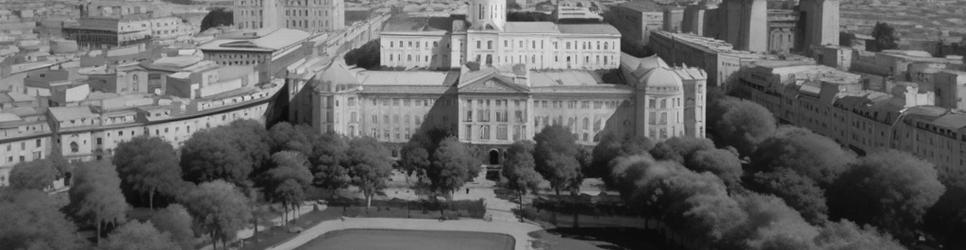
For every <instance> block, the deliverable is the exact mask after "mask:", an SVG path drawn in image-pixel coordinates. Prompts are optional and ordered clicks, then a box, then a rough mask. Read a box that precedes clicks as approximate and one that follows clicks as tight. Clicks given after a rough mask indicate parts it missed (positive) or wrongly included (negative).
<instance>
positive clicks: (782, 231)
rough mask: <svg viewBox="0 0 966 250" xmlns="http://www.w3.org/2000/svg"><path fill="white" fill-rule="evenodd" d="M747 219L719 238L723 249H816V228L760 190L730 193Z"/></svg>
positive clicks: (778, 200)
mask: <svg viewBox="0 0 966 250" xmlns="http://www.w3.org/2000/svg"><path fill="white" fill-rule="evenodd" d="M734 198H735V200H736V201H737V202H738V204H739V205H740V207H741V208H742V210H744V211H745V213H746V214H747V216H748V217H747V218H748V219H747V220H746V221H744V223H742V224H741V225H740V226H738V227H736V228H734V229H733V230H731V232H729V233H728V235H727V236H726V237H725V240H724V241H723V242H721V245H723V246H725V247H723V248H725V249H816V248H815V245H814V242H813V239H815V237H816V236H818V235H819V231H818V228H815V227H814V226H812V225H811V224H808V222H806V221H805V219H804V218H802V217H801V216H800V215H799V213H798V211H795V209H793V208H791V207H789V206H787V205H786V204H785V202H784V201H782V199H780V198H778V197H775V196H770V195H761V194H754V193H752V194H748V195H742V196H736V197H734Z"/></svg>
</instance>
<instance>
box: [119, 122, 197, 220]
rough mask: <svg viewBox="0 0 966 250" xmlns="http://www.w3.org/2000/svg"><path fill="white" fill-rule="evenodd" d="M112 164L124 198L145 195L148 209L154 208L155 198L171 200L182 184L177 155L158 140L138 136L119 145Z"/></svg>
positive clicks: (169, 145) (167, 145)
mask: <svg viewBox="0 0 966 250" xmlns="http://www.w3.org/2000/svg"><path fill="white" fill-rule="evenodd" d="M113 163H114V165H116V166H117V174H118V176H119V177H120V178H121V190H122V191H124V193H125V194H127V195H128V197H131V196H138V197H142V198H143V197H145V196H146V197H147V198H148V207H150V208H154V198H155V195H157V194H161V195H164V196H166V197H174V196H175V195H177V194H178V193H180V192H179V191H178V190H179V189H180V188H181V187H182V182H184V181H183V180H181V168H180V167H179V166H178V155H177V153H175V151H174V148H173V147H171V144H168V143H167V142H164V141H163V140H161V138H158V137H144V136H139V137H135V138H133V139H131V140H130V141H126V142H121V143H120V144H118V145H117V150H116V151H115V153H114V161H113Z"/></svg>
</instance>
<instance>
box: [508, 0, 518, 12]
mask: <svg viewBox="0 0 966 250" xmlns="http://www.w3.org/2000/svg"><path fill="white" fill-rule="evenodd" d="M506 8H507V9H510V10H519V9H522V8H521V7H520V4H518V3H517V1H514V0H506Z"/></svg>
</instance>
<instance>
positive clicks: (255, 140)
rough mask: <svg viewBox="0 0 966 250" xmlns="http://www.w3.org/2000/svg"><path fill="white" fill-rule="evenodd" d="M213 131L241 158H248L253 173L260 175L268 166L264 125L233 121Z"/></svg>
mask: <svg viewBox="0 0 966 250" xmlns="http://www.w3.org/2000/svg"><path fill="white" fill-rule="evenodd" d="M303 129H304V128H303ZM214 131H215V132H221V133H224V134H223V135H222V136H224V137H223V138H226V139H228V141H229V142H231V144H232V145H233V146H234V147H235V148H236V149H238V151H239V152H241V154H242V155H243V156H245V157H247V158H248V162H250V163H251V165H252V170H253V172H255V173H261V172H263V171H262V170H265V168H266V167H268V165H270V164H267V163H268V160H269V157H270V156H271V155H270V154H271V152H270V151H271V148H270V147H269V144H270V143H269V134H268V130H266V129H265V124H262V123H261V122H259V121H256V120H251V119H245V120H235V121H233V122H231V123H229V124H228V126H222V127H218V128H215V129H214Z"/></svg>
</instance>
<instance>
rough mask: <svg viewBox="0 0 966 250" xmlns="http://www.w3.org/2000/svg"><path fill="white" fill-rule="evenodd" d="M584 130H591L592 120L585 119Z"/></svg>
mask: <svg viewBox="0 0 966 250" xmlns="http://www.w3.org/2000/svg"><path fill="white" fill-rule="evenodd" d="M584 129H590V119H588V118H586V117H584Z"/></svg>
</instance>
